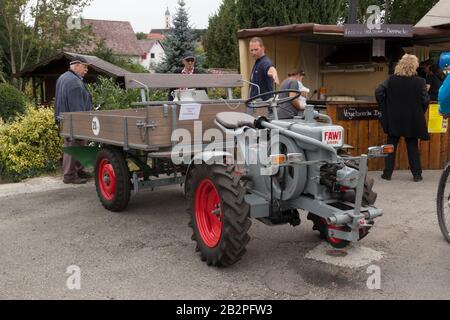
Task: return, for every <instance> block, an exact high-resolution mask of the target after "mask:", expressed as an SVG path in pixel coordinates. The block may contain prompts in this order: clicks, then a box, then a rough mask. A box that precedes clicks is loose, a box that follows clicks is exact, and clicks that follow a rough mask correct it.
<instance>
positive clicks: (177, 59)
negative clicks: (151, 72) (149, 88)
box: [156, 0, 195, 73]
mask: <svg viewBox="0 0 450 320" xmlns="http://www.w3.org/2000/svg"><path fill="white" fill-rule="evenodd" d="M185 6H186V3H185V2H184V0H179V1H178V8H177V12H176V14H175V17H174V19H173V31H172V32H171V33H169V34H168V35H167V37H166V39H165V40H164V41H163V44H164V48H165V58H164V60H163V61H162V62H161V63H160V64H159V65H158V66H157V68H156V70H157V72H159V73H170V72H174V71H175V69H176V68H178V67H180V63H181V59H182V57H183V54H184V53H185V52H187V51H190V52H194V50H195V40H194V37H193V32H192V28H191V26H190V23H189V15H188V12H187V10H186V8H185Z"/></svg>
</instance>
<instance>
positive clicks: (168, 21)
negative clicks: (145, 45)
mask: <svg viewBox="0 0 450 320" xmlns="http://www.w3.org/2000/svg"><path fill="white" fill-rule="evenodd" d="M165 16H166V25H165V28H166V29H172V21H171V18H170V11H169V7H167V10H166V13H165Z"/></svg>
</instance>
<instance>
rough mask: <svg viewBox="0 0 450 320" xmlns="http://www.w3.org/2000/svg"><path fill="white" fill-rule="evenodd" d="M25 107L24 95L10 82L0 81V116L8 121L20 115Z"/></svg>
mask: <svg viewBox="0 0 450 320" xmlns="http://www.w3.org/2000/svg"><path fill="white" fill-rule="evenodd" d="M25 109H26V98H25V95H24V94H23V93H22V92H20V91H19V90H17V89H16V88H15V87H13V86H12V85H10V84H7V83H0V118H2V119H3V121H4V122H9V121H11V120H14V119H15V118H16V117H17V116H19V115H22V114H23V113H24V112H25Z"/></svg>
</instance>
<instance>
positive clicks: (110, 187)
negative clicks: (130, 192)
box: [97, 159, 116, 201]
mask: <svg viewBox="0 0 450 320" xmlns="http://www.w3.org/2000/svg"><path fill="white" fill-rule="evenodd" d="M97 179H98V184H99V186H100V191H101V193H102V196H103V197H104V198H105V199H106V200H108V201H111V200H112V199H113V198H114V196H115V194H116V173H115V172H114V168H113V166H112V164H111V163H110V162H109V160H107V159H103V160H102V161H101V162H100V166H99V169H98V177H97Z"/></svg>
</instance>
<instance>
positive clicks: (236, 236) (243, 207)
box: [186, 165, 251, 267]
mask: <svg viewBox="0 0 450 320" xmlns="http://www.w3.org/2000/svg"><path fill="white" fill-rule="evenodd" d="M234 171H235V169H234V167H232V166H228V167H227V166H224V165H209V166H207V165H201V166H196V167H194V168H193V169H192V171H191V172H190V174H189V176H188V177H187V180H186V186H187V193H186V195H187V200H188V208H187V213H188V214H189V216H190V222H189V227H191V228H192V230H193V235H192V240H193V241H195V242H196V243H197V246H196V251H197V252H199V253H200V257H201V259H202V261H205V262H206V263H207V265H208V266H213V267H229V266H231V265H233V264H235V263H236V262H238V261H239V260H240V259H241V258H242V256H243V255H244V254H245V252H246V246H247V244H248V242H249V241H250V237H249V235H248V230H249V229H250V226H251V221H250V219H249V211H250V206H249V205H248V204H247V203H246V202H245V198H244V197H245V195H246V189H245V188H244V187H243V186H242V184H241V182H240V179H241V178H240V177H239V176H238V175H236V174H234Z"/></svg>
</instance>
